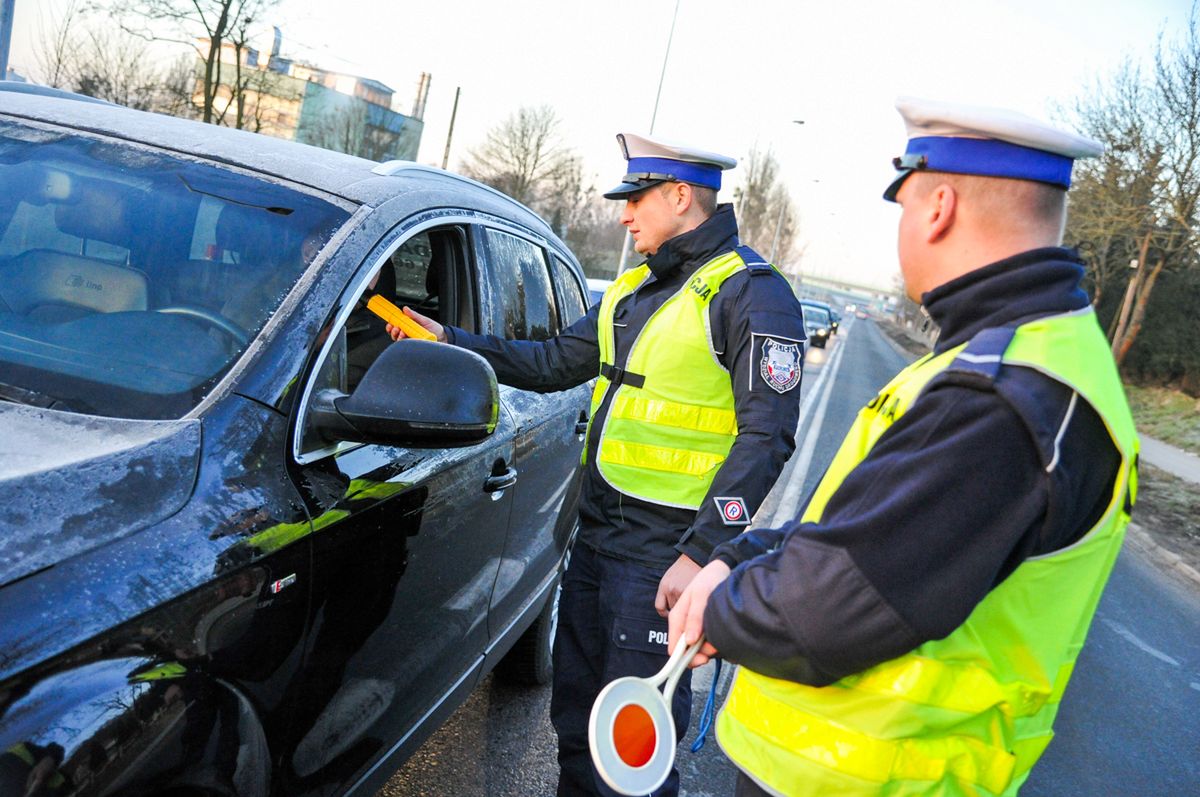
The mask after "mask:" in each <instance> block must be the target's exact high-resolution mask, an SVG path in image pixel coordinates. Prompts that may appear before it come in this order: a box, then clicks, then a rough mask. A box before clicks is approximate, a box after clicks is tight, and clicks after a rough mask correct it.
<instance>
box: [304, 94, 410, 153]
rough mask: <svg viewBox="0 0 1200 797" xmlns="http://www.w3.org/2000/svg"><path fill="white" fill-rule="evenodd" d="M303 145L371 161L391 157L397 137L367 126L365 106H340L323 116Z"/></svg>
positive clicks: (395, 148)
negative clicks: (310, 145)
mask: <svg viewBox="0 0 1200 797" xmlns="http://www.w3.org/2000/svg"><path fill="white" fill-rule="evenodd" d="M304 142H305V143H306V144H312V145H314V146H317V147H324V148H325V149H332V150H336V151H338V152H344V153H346V154H347V155H355V156H357V157H360V158H366V159H368V160H373V161H382V160H388V159H389V158H391V157H393V155H394V154H395V153H396V150H397V148H398V146H399V143H400V136H399V135H398V134H396V133H392V132H390V131H388V130H384V129H382V128H379V127H376V126H374V125H372V124H370V123H369V120H368V111H367V107H366V104H365V103H363V102H360V101H356V102H353V103H347V104H344V105H343V106H342V107H340V108H338V109H336V110H333V111H330V112H328V113H326V114H325V115H324V116H323V117H322V118H321V120H320V122H319V123H318V124H317V125H315V127H314V128H313V130H312V132H311V133H309V134H308V135H307V136H306V137H305V138H304Z"/></svg>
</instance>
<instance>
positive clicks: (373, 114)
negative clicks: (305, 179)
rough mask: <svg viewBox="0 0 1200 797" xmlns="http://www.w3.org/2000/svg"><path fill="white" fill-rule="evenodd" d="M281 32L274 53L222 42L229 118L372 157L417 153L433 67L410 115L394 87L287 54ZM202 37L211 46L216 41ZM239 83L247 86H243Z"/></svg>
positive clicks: (223, 98)
mask: <svg viewBox="0 0 1200 797" xmlns="http://www.w3.org/2000/svg"><path fill="white" fill-rule="evenodd" d="M281 39H282V36H281V34H280V31H279V29H278V28H275V35H274V40H273V42H272V45H271V51H270V55H268V56H266V57H264V54H263V52H262V51H261V50H259V49H257V48H254V47H244V48H243V49H242V51H241V52H240V54H239V52H238V50H237V48H236V47H235V46H234V45H233V44H231V43H229V42H225V43H224V44H223V45H222V47H221V82H220V86H219V87H218V89H217V95H216V98H215V99H214V112H215V113H216V114H217V115H218V116H219V117H221V123H222V124H226V125H229V126H231V127H241V128H243V129H246V130H253V131H255V132H260V133H265V134H266V135H270V136H276V137H278V138H286V139H291V140H294V141H300V142H303V143H306V144H313V145H315V146H319V147H325V148H326V149H334V150H338V151H339V152H346V153H349V154H351V155H358V156H360V157H364V158H369V159H371V160H379V161H383V160H393V159H400V160H415V159H416V157H417V149H418V148H419V147H420V144H421V133H422V131H423V129H424V126H425V123H424V121H423V116H424V114H425V100H426V98H427V96H428V94H429V75H428V74H427V73H422V74H421V77H420V80H419V82H418V84H417V90H416V97H415V100H414V102H413V106H412V110H411V111H410V112H409V113H408V114H404V113H401V112H400V111H399V110H397V101H396V98H395V91H394V90H393V89H391V88H390V87H388V86H386V85H384V84H383V83H380V82H379V81H377V80H372V79H370V78H364V77H359V76H357V75H349V74H345V73H342V72H334V71H331V70H328V69H322V68H320V67H317V66H313V65H311V64H306V63H302V62H299V61H295V60H292V59H288V58H282V57H281V56H280V55H279V47H280V43H281ZM201 44H202V48H201V49H207V44H208V40H202V41H201ZM239 62H240V63H239ZM239 67H240V68H239ZM198 68H199V70H200V72H199V74H198V76H197V80H196V89H195V93H194V95H193V98H192V100H193V102H194V103H195V105H196V106H197V107H203V104H204V82H203V70H204V62H203V61H200V62H199V64H198ZM239 85H240V86H241V87H242V88H241V91H240V92H239V91H235V90H234V87H235V86H239ZM239 99H240V107H239Z"/></svg>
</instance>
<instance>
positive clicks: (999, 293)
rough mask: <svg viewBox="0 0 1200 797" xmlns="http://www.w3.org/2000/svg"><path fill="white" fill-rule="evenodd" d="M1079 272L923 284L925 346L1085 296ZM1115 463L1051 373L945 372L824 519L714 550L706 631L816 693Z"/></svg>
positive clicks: (981, 571) (1070, 516) (1100, 431)
mask: <svg viewBox="0 0 1200 797" xmlns="http://www.w3.org/2000/svg"><path fill="white" fill-rule="evenodd" d="M1082 277H1083V268H1082V264H1081V263H1080V261H1079V260H1078V259H1077V258H1076V257H1075V255H1074V253H1072V252H1070V251H1068V250H1065V249H1060V248H1046V249H1037V250H1033V251H1029V252H1025V253H1022V254H1019V255H1016V256H1014V257H1010V258H1007V259H1005V260H1002V261H1000V262H997V263H993V264H991V265H989V266H986V267H984V268H981V269H978V270H976V271H973V272H971V273H969V274H965V275H963V276H961V277H959V278H957V279H955V280H952V281H950V282H948V283H946V284H944V285H942V286H940V287H938V288H935V289H934V290H932V291H930V292H929V293H927V294H925V295H924V297H922V298H923V300H924V305H925V308H926V310H927V311H928V312H929V314H930V316H931V317H932V318H933V320H934V321H936V322H937V323H938V325H939V327H940V329H941V333H940V336H939V339H938V342H937V345H936V346H935V351H937V352H942V351H946V350H947V349H950V348H953V347H955V346H957V345H959V344H960V343H964V342H965V341H967V340H969V339H971V338H972V337H974V336H975V335H976V334H977V333H978V332H980V331H982V330H984V329H988V328H992V327H1001V326H1016V325H1018V324H1019V323H1022V322H1025V321H1030V320H1033V319H1034V318H1037V317H1040V316H1046V315H1051V314H1057V313H1063V312H1068V311H1071V310H1078V309H1081V308H1083V307H1085V306H1086V305H1087V303H1088V297H1087V295H1086V294H1085V293H1084V292H1083V291H1082V290H1081V289H1080V287H1079V282H1080V280H1081V279H1082ZM1001 383H1003V384H1001ZM1056 446H1057V450H1058V451H1059V452H1060V457H1059V458H1058V460H1057V464H1056V466H1055V467H1054V468H1053V470H1050V469H1047V468H1044V467H1043V466H1042V464H1041V463H1042V462H1043V461H1049V459H1050V458H1049V457H1048V456H1047V457H1046V458H1045V459H1043V458H1042V457H1041V456H1040V454H1042V453H1045V452H1053V451H1054V450H1055V447H1056ZM1119 465H1120V456H1119V454H1118V452H1117V449H1116V447H1115V446H1114V445H1113V443H1112V440H1111V438H1110V437H1109V436H1108V432H1107V431H1106V430H1105V428H1104V424H1103V422H1102V421H1101V420H1100V417H1099V416H1098V415H1097V414H1096V413H1095V411H1094V410H1092V409H1091V407H1090V406H1088V405H1087V403H1086V402H1074V401H1072V391H1071V390H1070V389H1069V388H1067V387H1066V386H1065V385H1063V384H1061V383H1060V382H1058V381H1056V380H1054V379H1051V378H1050V377H1048V376H1045V375H1044V374H1041V373H1039V372H1037V371H1034V370H1032V369H1029V368H1004V369H1001V371H1000V374H999V376H998V377H997V379H996V382H995V383H994V384H990V385H983V384H980V383H979V382H978V381H973V380H967V379H956V378H955V377H954V376H953V375H952V374H950V373H949V372H947V373H945V374H941V375H939V376H938V377H936V378H935V379H934V381H933V382H931V383H930V384H929V386H928V387H927V389H926V392H925V393H924V394H923V395H922V397H921V399H920V400H919V401H917V402H916V403H914V404H913V405H912V407H910V408H909V410H908V412H906V413H905V414H904V416H903V417H901V418H900V419H899V420H898V421H896V423H895V424H894V425H893V426H892V427H891V428H890V429H888V431H887V432H886V433H885V434H884V435H883V436H882V437H880V438H879V441H878V442H877V443H876V444H875V446H874V447H873V448H872V449H871V451H870V452H869V453H868V455H867V457H866V458H865V459H864V460H863V461H862V462H861V463H860V464H859V465H858V467H856V468H855V469H854V471H853V472H851V473H850V474H849V475H848V476H847V477H846V479H845V481H843V482H842V484H841V486H840V487H839V488H838V490H837V491H836V492H835V493H834V494H833V496H832V497H831V498H830V500H829V503H828V504H827V505H826V508H825V512H824V514H823V516H822V519H821V522H820V523H805V524H800V523H793V524H792V525H790V526H788V527H785V528H783V529H774V530H754V531H751V532H749V533H747V534H745V535H743V536H741V537H739V538H738V539H736V540H733V541H731V542H730V543H729V544H727V545H723V546H721V547H720V548H719V549H718V550H717V551H716V552H715V553H714V558H719V559H721V560H722V561H724V562H726V563H727V564H729V565H731V566H735V569H734V570H733V573H732V574H731V575H730V577H729V578H728V579H727V580H726V581H725V582H724V583H723V584H722V585H721V586H720V587H718V588H717V589H716V590H715V591H714V592H713V593H712V595H711V596H710V598H709V602H708V605H707V607H706V610H705V614H704V628H705V634H706V636H707V637H708V639H709V641H710V642H712V643H713V645H714V646H715V647H716V648H717V650H718V651H719V652H720V654H721V655H722V656H725V657H727V658H729V659H731V660H733V661H736V662H738V663H739V664H745V665H746V666H748V667H750V668H751V669H752V670H755V671H757V672H760V673H763V674H764V675H769V676H773V677H776V678H785V679H788V680H793V681H797V682H800V683H806V684H811V685H816V686H822V685H825V684H828V683H832V682H833V681H836V680H838V679H840V678H842V677H844V676H846V675H850V674H853V673H856V672H861V671H863V670H865V669H867V668H868V667H870V666H873V665H875V664H878V663H880V662H882V661H887V660H889V659H893V658H895V657H896V656H899V655H901V654H904V653H907V652H908V651H910V650H913V649H914V648H916V647H918V646H919V645H921V644H922V643H924V642H927V641H929V640H932V639H941V638H942V637H945V636H946V635H947V634H949V633H950V632H951V631H953V630H954V629H955V628H957V627H958V626H959V625H961V624H962V622H963V621H964V620H965V619H966V618H967V615H969V614H970V613H971V611H972V610H973V609H974V608H975V606H976V605H977V604H978V603H979V602H980V601H981V600H982V599H983V598H984V597H985V596H986V595H987V593H988V592H989V591H991V589H992V588H993V587H994V586H995V585H997V584H999V583H1000V582H1001V581H1002V580H1003V579H1004V578H1006V577H1007V576H1008V575H1009V574H1010V573H1012V572H1013V570H1015V569H1016V568H1017V566H1018V565H1019V564H1021V562H1023V561H1024V560H1025V559H1027V558H1028V557H1031V556H1037V555H1039V554H1044V553H1049V552H1051V551H1055V550H1058V549H1060V548H1063V547H1065V546H1067V545H1070V544H1071V543H1072V542H1074V541H1075V540H1077V539H1079V537H1081V536H1082V535H1083V534H1084V533H1086V532H1087V530H1088V529H1090V528H1091V527H1092V526H1093V525H1095V523H1096V522H1097V521H1098V520H1099V518H1100V515H1101V514H1102V513H1103V511H1104V509H1105V507H1106V505H1107V502H1108V500H1109V493H1110V491H1111V488H1112V483H1113V479H1114V477H1115V474H1116V470H1117V468H1118V466H1119ZM1046 599H1047V600H1053V599H1054V598H1053V596H1052V595H1047V596H1046Z"/></svg>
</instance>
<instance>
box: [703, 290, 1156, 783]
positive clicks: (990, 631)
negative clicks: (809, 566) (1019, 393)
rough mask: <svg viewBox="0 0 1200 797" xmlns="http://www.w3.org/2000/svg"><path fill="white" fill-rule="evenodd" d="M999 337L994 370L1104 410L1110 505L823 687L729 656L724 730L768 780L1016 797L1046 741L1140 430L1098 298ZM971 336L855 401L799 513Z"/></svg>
mask: <svg viewBox="0 0 1200 797" xmlns="http://www.w3.org/2000/svg"><path fill="white" fill-rule="evenodd" d="M1001 345H1002V346H1004V345H1006V348H1002V349H1000V350H999V351H997V352H995V353H994V354H993V355H991V357H992V359H994V360H995V361H996V367H997V368H998V367H999V362H1000V361H1001V358H1002V362H1003V367H1006V368H1007V367H1028V368H1034V369H1037V370H1039V371H1041V372H1043V373H1045V374H1046V375H1048V376H1050V377H1052V378H1054V379H1056V380H1058V381H1060V382H1062V383H1063V384H1065V385H1067V386H1068V387H1070V388H1071V389H1073V390H1074V391H1076V393H1078V395H1079V397H1080V398H1081V399H1083V400H1085V401H1087V402H1088V404H1090V405H1091V406H1092V408H1094V409H1095V410H1096V412H1097V413H1098V414H1099V416H1100V418H1101V419H1102V420H1103V421H1104V423H1105V425H1106V427H1107V429H1108V432H1109V434H1110V435H1111V437H1112V440H1113V443H1114V445H1115V446H1116V448H1117V449H1118V451H1119V452H1120V455H1121V467H1120V468H1119V469H1118V473H1117V477H1116V480H1115V481H1114V483H1113V485H1112V492H1111V495H1110V499H1109V502H1108V506H1107V509H1106V510H1105V512H1104V513H1103V515H1102V517H1101V518H1100V520H1099V521H1098V522H1097V523H1096V525H1095V526H1094V527H1093V528H1091V529H1090V530H1089V531H1088V532H1087V533H1086V534H1085V535H1084V536H1083V537H1082V538H1081V539H1080V540H1079V541H1078V542H1076V543H1074V544H1073V545H1070V546H1068V547H1067V548H1065V549H1063V550H1060V551H1055V552H1053V553H1051V554H1047V555H1045V556H1038V557H1032V558H1030V559H1027V560H1026V561H1025V562H1023V563H1022V564H1021V565H1019V566H1018V567H1017V569H1016V570H1015V571H1013V573H1012V574H1011V575H1009V576H1008V578H1006V579H1005V580H1004V581H1003V582H1002V583H1001V584H999V585H998V586H997V587H996V588H995V589H993V590H992V591H991V592H990V593H989V594H988V595H987V596H986V597H985V598H984V599H983V601H981V602H980V603H979V604H978V605H977V606H976V607H975V609H974V611H972V612H971V614H970V616H969V617H968V618H967V619H966V621H965V622H964V623H963V624H962V625H961V626H959V627H958V628H957V629H955V630H954V631H953V632H952V633H951V634H950V635H949V636H947V637H946V638H944V639H940V640H934V641H931V642H926V643H925V644H923V645H921V646H920V647H918V648H917V649H916V650H913V651H911V652H910V653H907V654H905V655H903V656H900V657H898V658H896V659H893V660H891V661H886V662H883V663H881V664H878V665H876V666H874V667H871V668H870V669H868V670H866V671H865V672H862V673H858V674H855V675H851V676H849V677H846V678H843V679H842V680H840V681H838V682H837V683H834V684H831V685H829V686H825V687H813V686H806V685H803V684H799V683H794V682H791V681H785V680H780V679H776V678H769V677H767V676H764V675H761V674H759V673H755V672H752V671H750V670H748V669H746V668H745V667H740V668H738V672H737V675H736V677H735V680H734V683H733V686H732V687H731V689H730V694H729V697H728V699H727V700H726V703H725V705H724V707H723V708H722V711H721V715H720V717H719V719H718V722H717V738H718V740H719V741H720V743H721V746H722V748H723V749H724V750H725V752H726V754H727V755H728V756H729V757H730V759H732V760H733V762H734V763H735V764H737V766H738V767H740V768H741V769H742V770H743V771H744V772H746V773H747V774H748V775H749V776H750V777H751V778H753V779H754V780H755V781H756V782H758V783H759V784H760V785H761V786H763V787H764V788H765V789H766V790H767V791H768V792H770V793H773V794H781V795H832V794H836V795H839V797H848V796H853V797H868V796H870V797H879V796H880V795H887V797H900V796H901V795H904V796H905V797H908V796H911V795H923V796H929V797H933V796H934V795H937V796H938V797H959V796H962V797H967V796H968V795H970V796H971V797H986V796H994V795H1014V794H1016V793H1017V789H1018V788H1019V787H1020V786H1021V784H1022V783H1024V782H1025V779H1026V778H1027V777H1028V775H1029V771H1030V769H1031V768H1032V766H1033V764H1034V763H1035V762H1036V761H1037V760H1038V758H1039V757H1040V756H1041V754H1042V751H1043V750H1045V748H1046V745H1047V744H1049V742H1050V739H1051V737H1052V736H1053V731H1052V730H1051V726H1052V724H1053V721H1054V717H1055V715H1056V713H1057V712H1058V705H1059V701H1060V699H1061V698H1062V694H1063V690H1064V689H1065V688H1066V685H1067V680H1068V679H1069V677H1070V675H1071V670H1072V668H1073V667H1074V664H1075V660H1076V657H1077V656H1078V655H1079V651H1080V649H1081V648H1082V647H1083V642H1084V639H1085V637H1086V635H1087V630H1088V626H1089V625H1090V623H1091V620H1092V616H1093V614H1094V613H1095V610H1096V604H1097V603H1098V602H1099V600H1100V594H1101V592H1102V591H1103V589H1104V584H1105V582H1106V581H1107V579H1108V575H1109V572H1110V571H1111V570H1112V566H1113V562H1114V561H1115V559H1116V557H1117V552H1118V551H1119V549H1120V545H1121V541H1122V539H1123V538H1124V533H1125V527H1126V525H1127V524H1128V522H1129V514H1128V512H1129V509H1130V507H1131V506H1132V503H1133V499H1134V496H1135V494H1136V484H1137V473H1136V469H1135V468H1136V465H1135V462H1136V456H1137V450H1138V442H1137V434H1136V432H1135V430H1134V425H1133V419H1132V417H1131V416H1130V413H1129V407H1128V405H1127V403H1126V400H1125V393H1124V389H1123V388H1122V386H1121V381H1120V378H1119V376H1118V374H1117V369H1116V366H1115V364H1114V363H1113V359H1112V355H1111V353H1110V350H1109V347H1108V344H1107V342H1106V341H1105V339H1104V335H1103V333H1102V332H1101V330H1100V328H1099V326H1098V324H1097V323H1096V319H1095V315H1094V313H1093V312H1092V311H1091V308H1087V309H1086V310H1085V311H1080V312H1077V313H1068V314H1064V315H1057V316H1051V317H1048V318H1042V319H1038V320H1036V321H1032V322H1030V323H1027V324H1023V325H1021V326H1020V327H1018V328H1017V330H1016V332H1015V335H1014V336H1013V337H1012V338H1011V342H1008V341H1007V340H1005V341H1004V342H1003V343H1002V344H1001ZM966 346H971V344H964V346H960V347H958V348H955V349H951V350H950V351H947V352H944V353H942V354H940V355H937V356H933V355H928V356H926V357H924V358H922V359H920V360H918V361H917V362H915V363H913V364H912V365H911V366H909V367H908V368H906V369H905V370H904V371H902V372H901V373H900V374H899V375H898V376H897V377H896V378H895V379H893V380H892V382H891V383H890V384H888V385H887V387H885V388H883V390H882V391H880V394H879V396H877V397H876V399H875V400H874V401H872V402H871V403H870V404H868V405H867V407H865V408H864V409H863V410H862V411H860V412H859V415H858V418H857V420H856V421H855V423H854V425H853V426H852V427H851V429H850V432H849V434H847V436H846V439H845V441H844V442H843V443H842V446H841V448H840V450H839V451H838V453H837V454H836V456H835V457H834V460H833V463H832V464H831V465H830V468H829V471H828V472H827V473H826V475H825V477H824V478H823V480H822V482H821V484H820V485H819V486H818V488H817V491H816V492H815V493H814V495H813V498H812V501H811V502H810V503H809V505H808V508H807V510H806V511H805V513H804V515H803V517H802V518H801V519H802V521H804V522H819V521H820V519H821V516H822V513H823V512H824V509H825V506H826V504H827V502H828V501H829V498H830V496H832V495H833V494H834V492H835V491H836V490H837V488H838V485H840V484H841V482H842V481H843V480H844V479H845V477H846V475H847V474H849V473H850V472H851V471H852V470H853V469H854V467H855V466H856V465H857V464H858V463H859V462H861V461H862V460H863V459H864V458H865V457H866V455H867V453H868V452H869V451H870V450H871V447H872V446H873V445H874V444H875V442H876V441H877V440H878V439H879V437H880V435H882V434H883V433H884V432H885V431H886V430H887V429H888V428H889V427H890V426H891V424H892V423H894V422H895V420H896V419H898V418H900V417H902V416H903V415H904V413H905V412H906V411H907V410H908V408H909V407H911V406H912V404H913V403H914V402H918V401H920V395H921V393H922V391H923V389H924V388H925V386H926V385H927V384H928V383H929V381H930V380H931V379H933V377H935V376H936V375H937V374H938V373H940V372H942V371H943V370H945V369H946V368H947V367H949V366H950V365H951V363H952V362H954V360H955V358H956V357H958V356H959V354H960V353H962V352H963V350H964V348H965V347H966ZM967 351H968V352H974V351H976V349H975V348H974V347H972V348H970V349H967ZM972 359H973V360H975V361H978V360H986V359H987V357H980V356H978V355H972ZM965 477H966V478H986V474H967V475H965Z"/></svg>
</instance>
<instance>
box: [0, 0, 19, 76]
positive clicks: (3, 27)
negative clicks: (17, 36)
mask: <svg viewBox="0 0 1200 797" xmlns="http://www.w3.org/2000/svg"><path fill="white" fill-rule="evenodd" d="M16 2H17V0H0V80H6V79H7V78H8V46H9V44H10V43H11V42H12V21H13V7H14V6H15V5H16Z"/></svg>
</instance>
